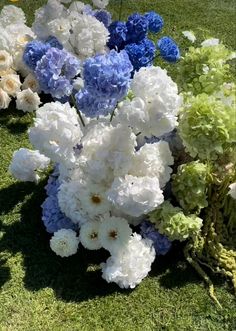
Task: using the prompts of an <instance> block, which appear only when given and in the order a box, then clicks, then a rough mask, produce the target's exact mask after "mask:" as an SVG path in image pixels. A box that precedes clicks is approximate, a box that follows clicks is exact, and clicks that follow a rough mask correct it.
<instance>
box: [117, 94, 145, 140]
mask: <svg viewBox="0 0 236 331" xmlns="http://www.w3.org/2000/svg"><path fill="white" fill-rule="evenodd" d="M147 122H149V114H148V112H147V107H146V104H145V102H144V101H143V99H141V98H138V97H135V98H134V99H133V100H125V101H123V102H120V103H119V105H118V107H117V109H116V111H115V116H114V117H113V120H112V124H114V125H116V124H117V123H121V124H122V125H128V126H129V127H131V128H132V129H133V131H134V133H135V134H138V133H139V132H143V131H145V128H146V125H147Z"/></svg>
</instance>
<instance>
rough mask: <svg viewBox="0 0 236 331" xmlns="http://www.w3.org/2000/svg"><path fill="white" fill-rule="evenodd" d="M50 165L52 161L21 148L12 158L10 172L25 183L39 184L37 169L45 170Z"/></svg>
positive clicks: (37, 152)
mask: <svg viewBox="0 0 236 331" xmlns="http://www.w3.org/2000/svg"><path fill="white" fill-rule="evenodd" d="M49 163H50V159H49V158H47V157H46V156H44V155H42V154H40V153H39V151H32V150H30V149H27V148H20V149H19V150H18V151H15V152H14V154H13V157H12V161H11V164H10V166H9V171H10V173H11V174H12V175H13V177H15V178H16V179H18V180H21V181H24V182H27V181H29V182H37V181H38V180H39V178H40V177H39V176H38V174H37V173H36V170H37V169H45V168H47V166H48V165H49Z"/></svg>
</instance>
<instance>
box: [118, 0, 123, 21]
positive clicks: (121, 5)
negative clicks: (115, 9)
mask: <svg viewBox="0 0 236 331" xmlns="http://www.w3.org/2000/svg"><path fill="white" fill-rule="evenodd" d="M122 7H123V0H120V8H119V21H120V20H121V13H122Z"/></svg>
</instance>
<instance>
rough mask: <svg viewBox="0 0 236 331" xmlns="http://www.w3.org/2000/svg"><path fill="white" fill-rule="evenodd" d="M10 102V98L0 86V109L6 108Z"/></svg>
mask: <svg viewBox="0 0 236 331" xmlns="http://www.w3.org/2000/svg"><path fill="white" fill-rule="evenodd" d="M10 102H11V98H10V97H9V95H8V94H7V92H5V91H4V90H3V89H2V88H0V110H1V109H7V108H8V106H9V104H10Z"/></svg>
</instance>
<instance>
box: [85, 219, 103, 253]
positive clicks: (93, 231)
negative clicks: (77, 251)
mask: <svg viewBox="0 0 236 331" xmlns="http://www.w3.org/2000/svg"><path fill="white" fill-rule="evenodd" d="M79 239H80V242H81V244H82V245H83V246H84V247H85V248H87V249H90V250H97V249H100V248H102V244H101V241H100V222H99V221H91V222H86V223H84V224H82V225H81V227H80V234H79Z"/></svg>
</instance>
